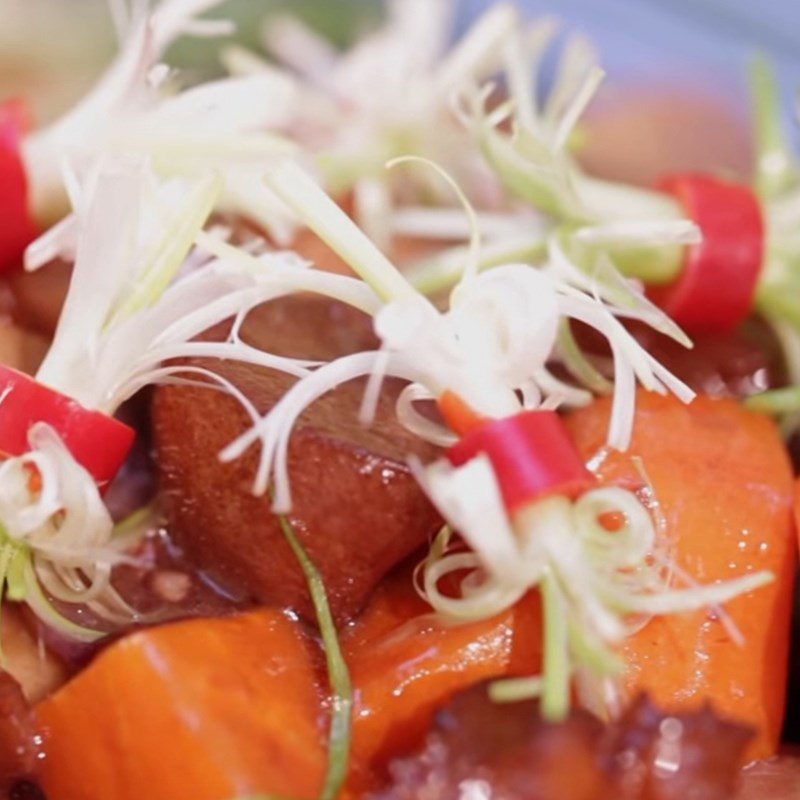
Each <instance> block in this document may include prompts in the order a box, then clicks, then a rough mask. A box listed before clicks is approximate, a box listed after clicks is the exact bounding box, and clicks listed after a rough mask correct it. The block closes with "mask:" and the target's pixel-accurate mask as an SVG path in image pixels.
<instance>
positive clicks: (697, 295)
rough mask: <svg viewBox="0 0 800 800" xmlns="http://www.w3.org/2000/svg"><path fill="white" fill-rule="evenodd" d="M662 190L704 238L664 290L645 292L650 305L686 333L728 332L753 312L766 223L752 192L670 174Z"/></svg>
mask: <svg viewBox="0 0 800 800" xmlns="http://www.w3.org/2000/svg"><path fill="white" fill-rule="evenodd" d="M660 188H661V189H663V190H664V191H666V192H668V193H670V194H672V195H674V196H675V197H676V198H677V199H678V200H680V202H681V203H682V205H683V207H684V208H685V210H686V213H687V214H688V215H689V217H690V218H691V219H692V220H694V222H696V223H697V225H698V227H699V228H700V231H701V232H702V234H703V241H702V242H701V243H700V244H697V245H693V246H691V247H689V248H688V250H687V253H686V263H685V266H684V267H683V270H682V272H681V274H680V275H679V276H678V278H677V279H676V280H675V281H674V282H673V283H671V284H669V285H668V286H651V287H648V294H649V295H650V297H651V298H652V300H653V301H654V302H655V303H656V304H657V305H659V306H660V307H661V308H663V309H664V311H666V312H667V314H669V315H670V316H671V317H672V318H673V319H674V320H675V321H676V322H677V323H678V324H679V325H680V326H681V327H683V328H685V329H686V331H687V332H689V333H730V332H731V331H732V330H734V329H735V328H736V327H737V326H738V325H740V324H741V323H742V322H743V321H744V320H745V318H746V317H747V316H748V314H749V313H750V311H751V310H752V307H753V298H754V296H755V291H756V286H757V284H758V277H759V274H760V273H761V267H762V264H763V259H764V220H763V216H762V213H761V205H760V203H759V201H758V198H757V197H756V195H755V193H754V192H753V191H752V190H751V189H750V188H748V187H747V186H743V185H741V184H737V183H730V182H728V181H723V180H720V179H719V178H714V177H711V176H709V175H693V174H687V175H672V176H669V177H667V178H664V179H663V180H662V181H661V182H660Z"/></svg>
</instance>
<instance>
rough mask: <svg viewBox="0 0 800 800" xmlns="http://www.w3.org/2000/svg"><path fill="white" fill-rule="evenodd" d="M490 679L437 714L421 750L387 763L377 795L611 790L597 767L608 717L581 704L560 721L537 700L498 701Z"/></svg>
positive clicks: (389, 799) (447, 797)
mask: <svg viewBox="0 0 800 800" xmlns="http://www.w3.org/2000/svg"><path fill="white" fill-rule="evenodd" d="M486 689H487V687H486V685H485V684H481V685H479V686H476V687H473V688H472V689H469V690H468V691H466V692H463V693H462V694H460V695H458V696H457V697H456V698H455V699H454V700H453V701H452V703H451V704H450V705H449V706H448V707H447V708H446V709H444V710H443V711H441V712H440V713H439V714H438V715H437V718H436V722H435V724H434V728H433V730H432V731H431V733H430V734H429V735H428V738H427V741H426V744H425V746H424V747H423V749H422V752H421V753H418V754H414V755H412V756H410V757H408V758H403V759H398V760H396V761H394V762H393V763H392V764H391V766H390V768H389V769H390V773H391V786H390V788H388V789H387V790H386V791H385V792H383V793H382V794H381V795H379V796H378V797H376V798H373V800H473V798H474V800H490V798H491V800H523V798H524V800H595V798H601V797H602V798H605V797H611V796H613V795H612V794H611V793H610V788H611V786H610V783H609V782H608V779H607V776H606V775H605V774H604V772H603V771H602V770H601V769H600V768H599V764H598V752H599V747H600V743H601V741H602V738H603V725H602V724H601V723H600V722H598V721H597V720H596V719H594V718H593V717H591V716H590V715H589V714H587V713H585V712H580V711H576V712H574V713H573V714H572V715H571V716H570V718H569V719H568V720H567V721H566V722H565V723H563V724H561V725H552V724H548V723H545V722H543V721H542V719H541V716H540V715H539V712H538V709H537V707H536V704H535V703H533V702H524V703H509V704H505V703H504V704H502V705H500V704H497V703H494V702H492V701H491V700H490V699H489V696H488V694H487V691H486Z"/></svg>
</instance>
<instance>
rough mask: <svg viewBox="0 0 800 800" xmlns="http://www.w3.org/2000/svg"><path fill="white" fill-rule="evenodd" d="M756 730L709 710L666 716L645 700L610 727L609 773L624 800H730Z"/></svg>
mask: <svg viewBox="0 0 800 800" xmlns="http://www.w3.org/2000/svg"><path fill="white" fill-rule="evenodd" d="M751 737H752V731H751V730H750V729H749V728H747V727H744V726H742V725H736V724H734V723H732V722H727V721H725V720H721V719H720V718H719V717H718V716H716V715H715V714H714V712H713V710H712V709H711V708H710V707H708V706H706V707H704V708H701V709H699V710H697V711H693V712H688V713H683V714H676V715H666V714H664V712H663V711H661V710H660V709H659V708H657V707H656V706H655V705H653V703H652V702H650V700H649V699H648V698H647V697H644V696H643V697H640V698H639V699H638V700H637V701H636V703H634V704H633V705H632V706H631V707H630V708H629V709H628V711H627V713H626V714H625V715H624V716H623V717H622V718H621V719H620V720H619V721H618V722H617V724H616V725H614V726H611V727H610V728H609V731H608V741H607V743H606V749H607V752H608V753H610V758H611V766H610V770H611V772H612V773H613V774H614V776H615V779H616V784H617V785H619V786H620V787H622V789H623V790H624V791H623V793H622V795H621V796H622V797H625V798H628V797H630V798H636V800H640V799H641V800H726V799H727V798H730V797H733V794H734V792H735V791H736V787H737V784H738V779H739V769H738V767H739V765H740V764H741V763H742V758H743V756H744V751H745V748H746V747H747V744H748V742H749V741H750V739H751Z"/></svg>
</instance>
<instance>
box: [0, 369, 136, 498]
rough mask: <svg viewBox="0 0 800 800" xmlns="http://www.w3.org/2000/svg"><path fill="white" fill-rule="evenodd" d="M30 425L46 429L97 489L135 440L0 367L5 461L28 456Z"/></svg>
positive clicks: (120, 426) (124, 429)
mask: <svg viewBox="0 0 800 800" xmlns="http://www.w3.org/2000/svg"><path fill="white" fill-rule="evenodd" d="M36 422H46V423H47V424H48V425H50V426H52V427H53V428H54V429H55V430H56V432H57V433H58V435H59V436H60V437H61V439H62V440H63V442H64V444H65V446H66V447H67V449H68V450H69V451H70V453H72V455H73V457H74V458H75V460H76V461H77V462H78V463H79V464H81V465H82V466H83V467H84V468H85V469H86V470H87V471H88V472H89V473H90V474H91V475H92V477H93V478H94V479H95V480H96V481H97V483H98V484H99V485H100V486H105V485H106V484H108V483H110V482H111V480H112V479H113V478H114V476H115V475H116V474H117V472H118V471H119V468H120V467H121V466H122V464H123V462H124V461H125V458H126V457H127V455H128V453H129V452H130V449H131V447H132V446H133V441H134V439H135V437H136V432H135V431H134V430H133V428H131V427H129V426H128V425H125V423H123V422H120V421H119V420H117V419H114V418H113V417H110V416H108V414H103V413H102V412H100V411H91V410H89V409H87V408H84V407H83V406H82V405H81V404H80V403H78V402H77V401H76V400H73V399H72V398H71V397H67V396H66V395H64V394H61V393H60V392H57V391H55V390H54V389H50V388H49V387H48V386H44V385H43V384H41V383H38V382H37V381H36V380H34V379H33V378H31V377H30V376H28V375H24V374H23V373H21V372H17V370H15V369H11V368H10V367H6V366H2V365H0V452H2V453H5V454H6V455H9V456H19V455H22V454H23V453H26V452H28V451H29V450H30V445H29V444H28V431H29V430H30V428H31V426H32V425H33V424H34V423H36Z"/></svg>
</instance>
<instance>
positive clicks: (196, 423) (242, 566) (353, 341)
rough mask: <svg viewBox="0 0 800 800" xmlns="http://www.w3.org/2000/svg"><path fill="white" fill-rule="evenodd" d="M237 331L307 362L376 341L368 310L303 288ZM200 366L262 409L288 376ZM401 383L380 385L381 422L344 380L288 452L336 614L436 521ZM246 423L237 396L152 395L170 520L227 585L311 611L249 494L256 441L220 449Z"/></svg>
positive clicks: (271, 524)
mask: <svg viewBox="0 0 800 800" xmlns="http://www.w3.org/2000/svg"><path fill="white" fill-rule="evenodd" d="M227 332H228V328H227V326H225V327H222V328H217V329H215V330H214V331H212V332H211V333H210V334H208V336H207V338H215V339H220V338H223V337H224V336H226V335H227ZM242 335H243V338H244V339H246V340H248V341H250V342H251V343H253V344H255V345H257V346H259V347H263V348H265V349H267V350H269V351H271V352H276V353H280V354H282V355H291V356H298V357H305V358H311V359H329V358H332V357H335V356H338V355H342V354H345V353H350V352H355V351H357V350H363V349H369V348H373V347H375V346H376V342H375V340H374V338H373V334H372V330H371V325H370V321H369V320H368V319H367V318H366V317H365V316H364V315H362V314H360V313H359V312H356V311H353V310H351V309H349V308H348V307H345V306H343V305H340V304H337V303H332V302H328V301H323V300H320V299H317V298H308V297H294V298H290V299H285V300H280V301H273V302H270V303H268V304H266V305H264V306H262V307H260V308H259V309H257V310H256V311H255V312H254V313H253V314H252V315H251V317H250V319H249V320H248V322H247V324H246V325H245V327H244V330H243V333H242ZM194 363H201V362H200V361H195V362H194ZM203 365H204V366H206V367H210V368H212V369H214V370H215V371H217V372H218V373H219V374H221V375H223V376H224V377H226V378H227V379H229V380H231V381H233V383H235V384H236V385H237V386H238V387H239V388H240V389H241V390H242V391H243V392H244V393H245V394H246V395H247V397H248V398H249V399H250V400H251V401H252V402H253V403H254V405H255V406H256V407H257V408H258V410H259V411H260V412H262V413H263V412H265V411H267V410H268V409H269V408H271V407H272V405H274V403H275V402H276V401H277V400H278V399H279V398H280V397H281V396H282V395H283V394H284V393H285V392H286V390H287V389H288V388H289V387H290V386H291V384H292V382H293V379H292V378H290V377H288V376H286V375H283V374H279V373H276V372H274V371H270V370H265V369H260V368H255V367H250V366H246V365H241V364H238V363H233V362H220V361H206V362H204V363H203ZM397 391H398V387H397V386H391V385H390V386H387V387H386V389H385V390H384V392H383V395H382V397H381V401H380V404H379V409H378V415H377V419H376V421H375V423H374V424H373V425H372V426H371V427H368V428H366V427H364V426H362V425H360V424H359V422H358V420H357V414H358V408H359V404H360V402H361V398H362V394H363V383H362V382H360V381H356V382H352V383H349V384H345V385H344V386H342V387H340V388H339V389H337V390H335V391H333V392H331V393H329V394H328V395H327V396H325V397H323V398H322V399H321V400H319V401H318V402H317V403H315V404H314V405H313V406H312V407H311V408H310V410H309V411H308V412H306V413H305V414H304V415H303V416H302V417H301V418H300V420H299V423H298V426H297V428H296V430H295V433H294V435H293V438H292V441H291V445H290V448H289V474H290V477H291V486H292V498H293V502H294V507H293V512H292V514H291V517H290V520H291V522H292V524H293V525H294V528H295V530H296V532H297V534H298V536H299V537H300V538H301V540H302V542H303V544H304V545H305V547H306V548H307V549H308V552H309V554H310V556H311V558H312V559H313V560H314V562H315V563H316V564H317V566H318V567H319V569H320V570H321V572H322V574H323V577H324V579H325V582H326V587H327V589H328V592H329V595H330V599H331V604H332V607H333V610H334V613H335V615H336V617H337V619H339V620H343V619H346V618H348V617H350V616H352V615H353V614H354V613H356V612H357V611H358V609H359V608H360V607H361V606H362V605H363V603H364V601H365V599H366V597H367V596H368V594H369V593H370V591H371V590H372V589H373V587H374V586H375V585H376V583H377V582H378V581H379V580H380V578H381V577H382V576H383V575H384V574H385V573H386V572H387V571H388V570H389V569H390V568H391V567H392V566H394V565H395V564H396V563H398V562H399V561H400V560H402V559H403V558H405V557H406V556H408V555H409V554H410V553H411V552H413V551H414V550H415V549H416V548H418V547H419V546H420V545H422V544H423V543H424V542H425V541H426V539H427V537H428V536H429V535H430V534H431V533H432V532H433V531H434V530H435V529H436V527H437V526H438V524H439V521H438V517H437V514H436V513H435V511H434V509H433V508H432V507H431V506H430V504H429V503H428V502H427V500H426V498H425V497H424V495H423V494H422V492H421V491H420V489H419V487H418V486H417V484H416V482H415V481H414V478H413V476H412V475H411V474H410V472H409V470H408V468H407V466H406V458H407V457H408V455H409V454H411V453H416V454H418V455H420V456H422V457H423V458H424V459H428V458H431V457H432V456H433V453H432V452H430V450H429V449H428V448H427V447H425V446H424V445H421V444H420V442H419V441H418V440H417V439H416V438H415V437H413V436H411V435H410V434H408V433H406V432H405V431H404V430H403V429H402V428H401V427H400V426H399V425H398V424H397V423H396V422H395V420H394V400H395V397H396V393H397ZM248 423H249V420H248V417H247V416H246V414H245V413H244V412H243V411H242V409H241V408H240V406H239V404H238V403H237V402H236V401H235V400H234V399H233V398H231V397H229V396H226V395H225V394H223V393H221V392H218V391H213V390H209V389H205V388H196V387H183V386H181V387H176V386H172V387H164V388H160V389H158V390H157V391H156V393H155V397H154V403H153V430H154V441H155V447H156V463H157V464H158V469H159V473H160V482H161V487H162V492H163V497H164V501H165V505H166V509H167V513H168V519H169V525H170V527H171V531H172V534H173V536H174V538H175V540H176V541H177V543H178V544H179V545H180V546H181V547H182V548H183V550H184V552H185V553H186V555H187V557H188V558H190V559H191V560H193V561H194V562H195V563H196V564H197V565H198V566H199V567H200V568H201V569H203V570H205V571H206V572H207V574H208V575H209V577H210V578H211V579H212V580H214V581H215V582H216V583H218V584H219V585H221V586H222V587H224V588H225V589H226V590H228V591H229V592H230V593H232V594H233V595H235V596H237V597H238V598H240V599H244V600H254V601H258V602H274V603H279V604H283V605H288V606H290V607H294V608H296V609H297V610H299V611H300V612H301V613H303V614H310V612H311V605H310V599H309V597H308V594H307V589H306V583H305V580H304V578H303V575H302V573H301V572H300V570H299V568H298V565H297V561H296V559H295V557H294V555H293V554H292V552H291V550H290V549H289V547H288V546H287V544H286V542H285V541H284V537H283V534H282V532H281V529H280V527H279V524H278V520H277V519H276V517H275V516H274V515H273V514H272V513H271V511H270V507H269V506H270V500H269V498H268V497H254V496H253V495H252V492H251V488H252V482H253V477H254V475H255V470H256V465H257V461H258V455H259V451H258V448H256V447H254V448H252V449H251V450H250V452H248V453H247V454H246V456H245V457H243V458H241V459H239V460H237V461H235V462H234V463H231V464H223V463H220V461H219V460H218V458H217V455H218V453H219V451H220V450H221V449H222V448H223V447H224V446H225V445H227V444H229V443H230V442H231V441H232V440H233V439H234V438H235V437H236V436H237V435H238V434H240V433H241V432H242V431H244V430H245V429H246V427H247V426H248Z"/></svg>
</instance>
